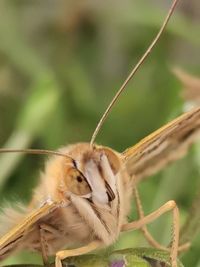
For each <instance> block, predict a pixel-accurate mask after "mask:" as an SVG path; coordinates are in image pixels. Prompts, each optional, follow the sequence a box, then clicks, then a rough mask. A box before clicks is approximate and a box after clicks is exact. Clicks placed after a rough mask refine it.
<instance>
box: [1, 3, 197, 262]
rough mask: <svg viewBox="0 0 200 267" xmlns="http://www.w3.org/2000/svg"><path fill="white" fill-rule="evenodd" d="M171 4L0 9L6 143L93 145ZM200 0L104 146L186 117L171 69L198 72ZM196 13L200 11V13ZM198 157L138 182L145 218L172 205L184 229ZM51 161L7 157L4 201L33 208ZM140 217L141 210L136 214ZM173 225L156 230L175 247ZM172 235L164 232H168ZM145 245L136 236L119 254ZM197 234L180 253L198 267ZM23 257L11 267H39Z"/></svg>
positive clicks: (183, 7) (177, 25) (167, 39)
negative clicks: (31, 201) (110, 105)
mask: <svg viewBox="0 0 200 267" xmlns="http://www.w3.org/2000/svg"><path fill="white" fill-rule="evenodd" d="M168 2H170V1H162V2H161V1H154V0H151V1H147V0H140V1H139V0H134V1H133V0H126V1H120V0H118V1H114V0H110V1H93V0H85V1H73V0H66V1H64V0H58V1H51V0H46V1H40V0H34V1H33V0H29V1H24V0H15V1H11V0H2V1H0V17H1V22H0V126H1V127H0V145H1V146H2V147H3V146H8V147H10V148H11V147H12V148H26V147H33V148H46V149H57V148H58V147H60V146H63V145H66V144H68V143H73V142H80V141H89V140H90V138H91V135H92V132H93V130H94V128H95V126H96V124H97V122H98V120H99V119H100V117H101V115H102V113H103V111H104V110H105V108H106V107H107V105H108V103H109V101H110V100H111V98H112V96H113V95H114V93H115V92H116V90H117V89H118V88H119V86H120V85H121V83H122V81H123V80H124V79H125V77H126V76H127V74H128V72H129V71H130V70H131V68H132V67H133V65H134V64H135V63H136V62H137V60H138V59H139V57H140V56H141V55H142V54H143V52H144V51H145V49H146V48H147V46H148V45H149V43H150V42H151V40H152V39H153V37H154V36H155V34H156V32H157V31H158V29H159V27H160V25H161V21H162V20H163V17H164V15H165V13H166V10H167V8H168V6H169V3H168ZM197 2H198V1H195V0H194V1H189V2H188V1H186V0H183V1H182V3H180V4H179V7H178V8H177V11H176V12H175V14H174V16H173V18H172V20H171V22H170V25H169V27H168V28H167V30H166V31H165V33H164V34H163V36H162V38H161V40H160V41H159V43H158V44H157V46H156V48H155V49H154V51H153V53H152V55H151V56H150V58H148V60H147V62H145V64H144V65H143V67H142V68H141V70H140V72H139V73H138V74H137V75H136V76H135V77H134V80H133V81H132V82H131V83H130V84H129V86H128V87H127V90H126V92H125V93H124V94H123V95H122V96H121V98H120V100H119V102H118V103H117V105H116V106H115V107H114V108H113V110H112V112H111V113H110V115H109V118H108V120H107V121H106V123H105V125H104V126H103V128H102V130H101V132H100V134H99V136H98V138H97V142H98V143H100V144H104V145H108V146H110V147H112V148H114V149H116V150H119V151H123V150H124V149H125V148H127V147H128V146H131V145H133V144H135V143H136V142H138V141H139V140H140V139H141V138H142V137H144V136H145V135H147V134H149V133H150V132H152V131H153V130H155V129H157V128H158V127H160V126H161V125H163V124H164V123H166V122H167V121H169V120H170V119H172V118H174V117H176V116H177V115H178V114H180V113H181V112H182V111H183V100H182V99H181V97H180V93H181V84H180V83H179V82H178V81H177V79H176V78H175V77H174V76H173V74H172V73H171V71H170V69H171V67H173V66H174V65H178V66H184V68H185V69H188V70H191V71H192V72H193V73H196V74H197V75H198V74H199V75H200V73H199V66H200V56H199V48H200V36H199V32H200V21H199V14H198V10H200V3H197ZM198 8H199V9H198ZM194 158H195V151H194V150H191V151H190V153H189V155H187V156H186V157H185V158H184V159H183V160H181V161H179V162H177V163H175V164H173V165H172V166H170V167H168V168H167V169H166V170H164V171H162V172H161V173H159V174H157V175H156V176H155V177H152V178H151V179H148V180H147V181H145V182H143V183H141V185H140V188H139V189H140V192H141V195H142V199H143V204H144V209H145V212H146V213H149V212H150V211H152V210H154V209H156V208H158V207H159V206H160V205H161V204H163V203H164V202H165V201H167V200H169V199H175V200H176V201H177V203H178V205H179V207H180V211H181V219H182V222H184V220H185V218H186V216H187V213H188V209H189V207H190V206H191V203H192V200H193V199H194V197H195V195H196V194H197V193H198V192H197V191H198V190H199V188H200V179H199V178H200V173H199V166H198V164H197V163H196V162H195V160H194ZM44 160H45V159H44V157H41V156H23V155H18V154H15V155H10V154H9V155H1V157H0V169H1V172H0V186H1V188H0V190H1V195H0V199H1V203H2V206H3V202H4V201H5V200H6V201H7V200H9V201H16V200H18V199H20V200H22V201H25V202H26V201H28V200H29V199H30V194H31V192H32V190H33V187H34V185H35V184H36V183H37V180H38V176H39V170H40V168H42V166H43V162H44ZM131 217H132V218H135V217H136V216H135V210H134V207H133V212H132V214H131ZM170 225H171V224H170V217H169V216H168V215H167V216H164V217H163V218H161V219H159V220H158V222H155V223H154V224H153V225H152V227H150V229H151V231H152V233H153V234H154V236H156V237H157V239H158V240H160V241H161V242H163V243H165V244H167V243H168V242H169V240H170ZM163 229H166V231H163ZM141 245H143V246H144V245H147V244H146V243H145V241H144V239H143V237H142V236H141V235H140V233H138V232H134V233H132V234H131V235H130V234H124V235H123V236H122V237H121V238H120V240H119V242H118V243H117V244H116V245H115V247H116V248H124V247H135V246H141ZM199 249H200V235H196V239H195V242H194V243H193V245H192V248H191V249H190V251H189V252H187V253H185V254H184V255H183V263H184V264H185V265H186V266H193V267H195V266H196V267H197V266H199V264H200V259H199ZM39 260H40V259H39V258H38V256H37V255H32V254H31V255H30V254H19V255H16V256H15V257H12V258H10V259H9V260H8V261H7V262H8V263H15V264H16V263H18V262H20V263H23V262H30V263H33V262H36V263H37V262H39Z"/></svg>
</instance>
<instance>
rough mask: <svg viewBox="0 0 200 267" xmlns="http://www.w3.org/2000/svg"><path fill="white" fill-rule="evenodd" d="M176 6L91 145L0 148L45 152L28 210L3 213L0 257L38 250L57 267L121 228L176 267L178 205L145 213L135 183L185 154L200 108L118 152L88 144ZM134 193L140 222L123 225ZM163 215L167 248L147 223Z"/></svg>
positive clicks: (197, 130)
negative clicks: (168, 221)
mask: <svg viewBox="0 0 200 267" xmlns="http://www.w3.org/2000/svg"><path fill="white" fill-rule="evenodd" d="M177 2H178V1H177V0H175V1H173V4H172V6H171V8H170V10H169V12H168V15H167V17H166V19H165V21H164V23H163V26H162V27H161V29H160V31H159V33H158V35H157V36H156V38H155V39H154V41H153V42H152V44H151V45H150V47H149V49H148V50H147V51H146V53H145V54H144V56H143V57H142V58H141V60H140V61H139V63H138V64H137V65H136V67H135V68H134V69H133V71H132V72H131V74H130V75H129V77H128V78H127V79H126V81H125V82H124V84H123V85H122V87H121V88H120V89H119V91H118V92H117V94H116V96H115V97H114V99H113V100H112V102H111V104H110V105H109V107H108V108H107V110H106V112H105V113H104V115H103V116H102V118H101V120H100V122H99V124H98V125H97V128H96V130H95V132H94V134H93V136H92V139H91V142H90V143H77V144H73V145H69V146H67V147H64V148H61V149H60V150H58V151H50V150H34V149H27V150H20V149H19V150H12V149H1V150H0V152H1V153H6V152H23V153H32V154H48V155H51V158H50V159H49V160H48V161H47V163H46V165H45V169H44V171H43V174H42V175H41V181H40V184H39V185H38V186H37V187H36V189H35V190H34V193H33V196H32V200H31V202H30V203H29V205H28V206H27V207H19V210H12V209H7V210H5V211H4V223H3V225H6V226H7V228H8V230H6V232H5V233H4V234H3V235H2V237H1V238H0V260H3V259H5V258H6V257H7V256H9V255H10V254H11V253H13V252H15V251H18V250H21V249H29V250H33V251H39V252H40V253H41V254H42V257H43V261H44V264H48V257H49V256H50V255H55V266H56V267H61V266H62V260H63V259H65V258H67V257H70V256H76V255H81V254H84V253H88V252H90V251H92V250H95V249H99V248H101V247H105V246H109V245H110V244H112V243H114V242H115V241H116V240H117V238H118V236H119V234H120V232H122V231H128V230H133V229H142V230H143V233H144V235H145V237H146V238H147V240H148V241H149V243H150V244H152V245H153V246H155V247H157V248H162V249H164V250H167V251H169V252H170V256H171V265H172V267H177V262H176V259H177V253H178V251H180V250H183V249H185V248H187V247H188V244H184V245H182V246H179V212H178V207H177V205H176V203H175V201H173V200H171V201H168V202H167V203H165V204H164V205H163V206H161V207H160V208H159V209H158V210H156V211H154V212H152V213H150V214H148V215H147V216H144V213H143V210H142V206H141V201H140V198H139V194H138V191H137V182H138V181H139V180H140V179H141V178H143V177H145V176H147V175H150V174H153V173H155V172H157V171H158V170H160V169H161V168H163V167H164V166H166V165H167V164H168V163H169V162H170V161H174V160H176V159H178V158H180V157H182V156H183V155H184V154H185V153H186V152H187V150H188V148H189V146H190V145H191V144H192V143H193V142H194V141H195V140H196V139H197V138H198V136H199V134H200V108H196V109H194V110H191V111H189V112H187V113H185V114H183V115H182V116H180V117H178V118H177V119H175V120H174V121H172V122H170V123H168V124H167V125H165V126H163V127H162V128H160V129H159V130H157V131H156V132H154V133H152V134H151V135H149V136H148V137H146V138H144V139H143V140H142V141H140V142H139V143H138V144H136V145H135V146H133V147H130V148H128V149H127V150H125V151H124V152H122V153H119V152H117V151H115V150H114V149H111V148H109V147H105V146H100V145H97V144H95V143H94V141H95V138H96V136H97V133H98V131H99V130H100V128H101V126H102V124H103V122H104V121H105V119H106V117H107V115H108V113H109V111H110V109H111V108H112V106H113V105H114V103H115V102H116V100H117V99H118V97H119V95H120V94H121V92H122V91H123V90H124V89H125V86H126V84H127V83H128V82H129V80H130V79H131V78H132V76H133V75H134V73H135V72H136V71H137V69H138V68H139V67H140V65H141V63H142V62H143V61H144V59H145V58H146V57H147V55H148V54H149V52H150V51H151V50H152V48H153V47H154V45H155V43H156V42H157V40H158V39H159V37H160V35H161V33H162V31H163V30H164V28H165V26H166V24H167V22H168V20H169V18H170V16H171V14H172V12H173V10H174V8H175V6H176V4H177ZM133 194H134V195H135V199H136V206H137V208H138V211H139V217H140V218H139V219H138V220H137V221H133V222H130V223H128V222H127V216H128V214H129V211H130V203H131V197H132V195H133ZM168 211H171V212H172V214H173V237H172V241H171V246H170V247H166V248H165V247H163V246H161V245H160V244H159V243H157V242H156V241H155V240H154V239H153V237H152V236H151V235H150V233H149V232H148V230H147V228H146V225H147V224H148V223H150V222H152V221H153V220H155V219H156V218H158V217H159V216H161V215H162V214H163V213H165V212H168ZM66 247H67V248H68V249H67V250H64V249H65V248H66ZM72 247H73V249H69V248H72ZM74 247H75V248H74Z"/></svg>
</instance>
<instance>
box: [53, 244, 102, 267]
mask: <svg viewBox="0 0 200 267" xmlns="http://www.w3.org/2000/svg"><path fill="white" fill-rule="evenodd" d="M101 246H102V243H101V242H100V241H93V242H91V243H89V244H88V245H87V246H84V247H81V248H77V249H71V250H61V251H58V252H57V253H56V264H55V267H62V262H61V261H62V260H64V259H66V258H68V257H73V256H78V255H82V254H85V253H88V252H90V251H92V250H95V249H97V248H100V247H101Z"/></svg>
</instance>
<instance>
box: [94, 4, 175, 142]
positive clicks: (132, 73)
mask: <svg viewBox="0 0 200 267" xmlns="http://www.w3.org/2000/svg"><path fill="white" fill-rule="evenodd" d="M178 1H179V0H174V1H173V3H172V5H171V7H170V9H169V11H168V13H167V16H166V18H165V20H164V22H163V24H162V26H161V28H160V30H159V32H158V33H157V35H156V37H155V38H154V40H153V41H152V43H151V44H150V46H149V47H148V49H147V50H146V52H145V53H144V54H143V56H142V57H141V58H140V60H139V61H138V63H137V64H136V66H135V67H134V68H133V70H132V71H131V73H130V74H129V75H128V77H127V78H126V80H125V81H124V83H123V84H122V86H121V87H120V89H119V90H118V91H117V93H116V95H115V96H114V97H113V99H112V101H111V102H110V104H109V105H108V107H107V109H106V111H105V112H104V114H103V116H102V117H101V119H100V120H99V122H98V124H97V127H96V129H95V130H94V132H93V134H92V138H91V141H90V145H91V146H92V145H93V144H94V141H95V139H96V137H97V135H98V133H99V130H100V129H101V127H102V125H103V123H104V122H105V120H106V118H107V116H108V114H109V112H110V110H111V109H112V107H113V106H114V104H115V102H116V101H117V100H118V98H119V96H120V95H121V93H122V92H123V91H124V90H125V88H126V85H127V84H128V83H129V81H130V80H131V79H132V77H133V76H134V74H135V73H136V72H137V70H138V69H139V67H140V66H141V65H142V63H143V62H144V61H145V59H146V58H147V57H148V55H149V54H150V52H151V51H152V49H153V48H154V46H155V45H156V43H157V41H158V40H159V38H160V36H161V34H162V33H163V31H164V29H165V28H166V26H167V23H168V21H169V19H170V17H171V15H172V14H173V12H174V9H175V7H176V5H177V3H178Z"/></svg>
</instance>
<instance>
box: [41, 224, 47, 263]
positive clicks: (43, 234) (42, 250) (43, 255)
mask: <svg viewBox="0 0 200 267" xmlns="http://www.w3.org/2000/svg"><path fill="white" fill-rule="evenodd" d="M39 231H40V245H41V253H42V260H43V263H44V265H45V266H46V265H48V256H47V250H46V246H47V244H46V240H45V230H44V229H43V228H41V226H40V225H39Z"/></svg>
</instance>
